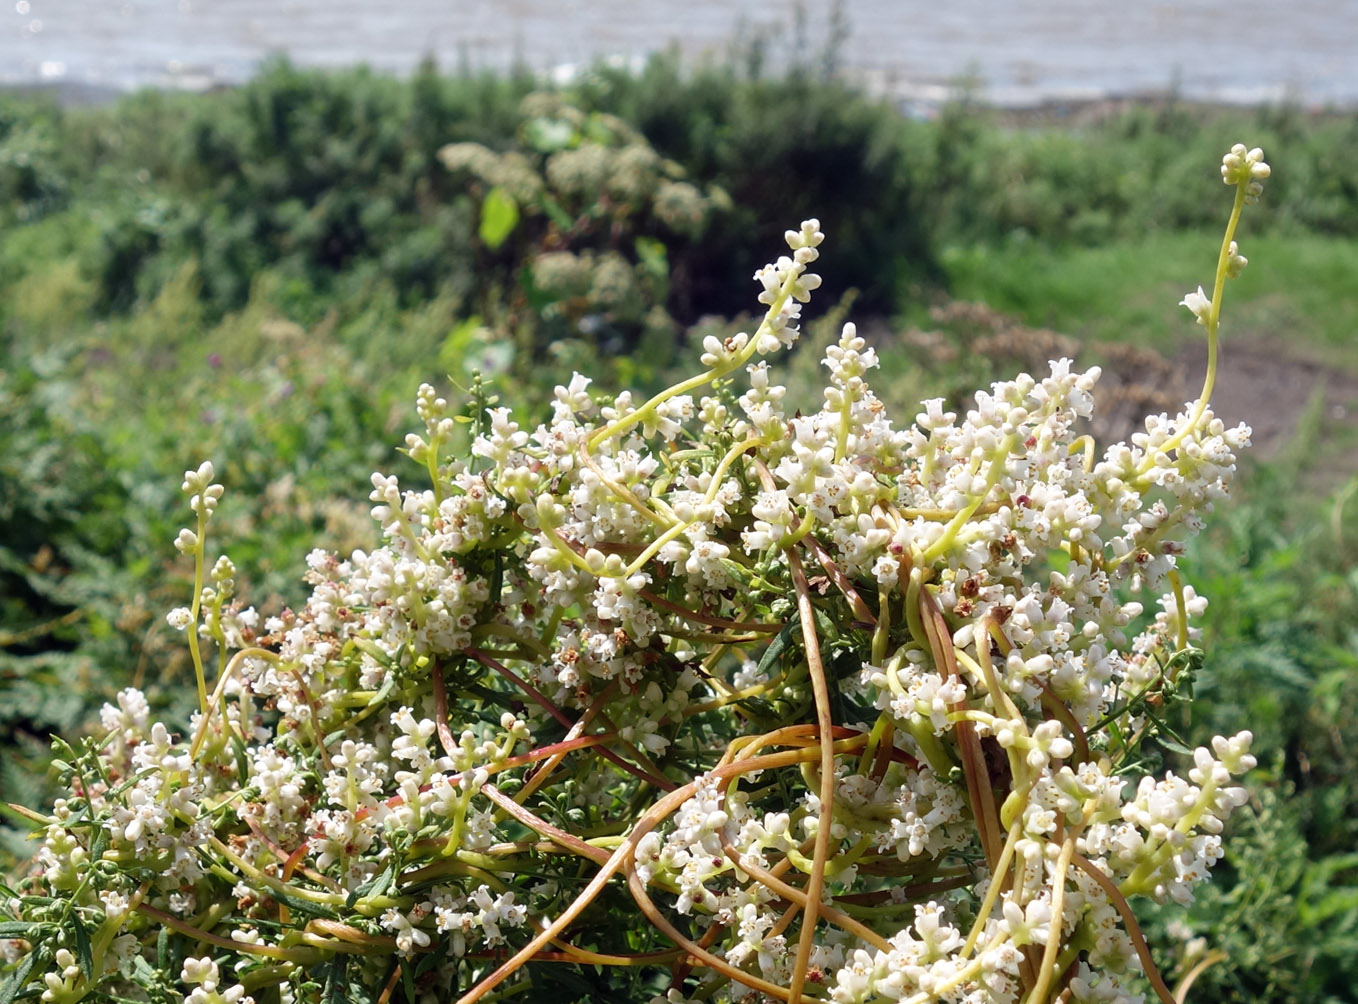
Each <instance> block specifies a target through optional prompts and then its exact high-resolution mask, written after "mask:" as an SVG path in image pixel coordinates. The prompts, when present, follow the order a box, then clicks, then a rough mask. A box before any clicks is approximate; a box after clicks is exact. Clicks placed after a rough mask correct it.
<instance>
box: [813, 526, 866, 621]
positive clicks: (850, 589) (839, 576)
mask: <svg viewBox="0 0 1358 1004" xmlns="http://www.w3.org/2000/svg"><path fill="white" fill-rule="evenodd" d="M803 543H804V544H805V545H806V546H807V548H809V549H810V551H811V553H812V554H814V555H815V556H816V560H817V561H819V562H820V565H821V567H822V568H824V569H825V574H827V575H828V576H830V578H831V580H833V582H834V584H835V585H836V586H837V587H839V591H840V592H841V593H843V594H844V598H845V599H846V600H848V601H849V606H851V607H853V612H854V616H855V617H857V618H858V619H859V620H860V621H862V622H863V623H864V624H869V625H871V626H872V627H876V626H877V615H876V614H874V613H873V612H872V608H871V607H870V606H868V604H867V602H866V601H865V600H864V599H863V597H861V596H859V595H858V590H857V589H855V588H854V585H853V583H852V582H850V581H849V577H848V576H847V575H845V574H844V571H843V570H842V569H841V568H840V567H839V566H838V565H837V564H835V561H834V559H833V558H831V557H830V554H829V552H828V551H826V550H825V548H824V547H822V546H821V543H820V541H818V540H816V538H815V537H813V536H811V535H810V534H808V535H807V537H806V539H805V540H804V541H803Z"/></svg>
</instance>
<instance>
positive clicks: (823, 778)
mask: <svg viewBox="0 0 1358 1004" xmlns="http://www.w3.org/2000/svg"><path fill="white" fill-rule="evenodd" d="M787 561H788V568H789V569H790V570H791V571H792V582H793V585H794V586H795V588H796V590H797V612H798V613H799V614H800V619H801V624H802V642H803V645H804V646H805V650H806V665H807V670H808V673H809V675H810V677H811V690H812V694H813V696H814V698H815V702H816V725H817V727H818V729H819V732H820V735H821V736H822V739H821V743H820V792H819V794H820V819H819V824H818V826H817V827H816V847H815V851H814V853H813V854H812V857H811V874H810V875H809V876H807V881H806V902H805V904H803V907H802V930H801V937H800V938H799V939H798V941H797V957H796V961H795V962H794V963H793V966H792V985H791V986H790V987H789V988H788V989H789V993H788V1000H789V1001H790V1004H801V999H802V988H803V987H804V986H805V985H806V974H807V970H808V968H809V967H810V964H811V961H810V960H811V948H812V946H813V945H814V944H815V940H816V922H817V921H818V920H819V918H820V912H821V896H822V894H823V893H824V891H825V866H826V864H827V863H828V861H829V859H830V831H831V829H833V824H834V818H835V817H834V814H835V750H834V746H833V745H832V744H831V743H828V742H826V741H825V737H828V736H830V735H832V734H833V730H834V722H833V719H832V718H831V714H830V684H829V682H828V681H827V680H826V677H825V667H824V665H822V663H821V658H820V638H819V637H818V636H817V634H816V614H815V609H814V608H813V607H812V605H811V588H810V586H809V585H808V583H807V581H806V574H805V573H804V572H803V571H802V559H801V556H800V555H799V554H797V552H796V551H795V550H789V551H788V552H787Z"/></svg>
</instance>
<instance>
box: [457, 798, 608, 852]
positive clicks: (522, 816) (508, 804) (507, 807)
mask: <svg viewBox="0 0 1358 1004" xmlns="http://www.w3.org/2000/svg"><path fill="white" fill-rule="evenodd" d="M481 793H482V794H483V795H485V796H486V797H487V798H489V799H490V800H491V801H492V802H494V803H495V804H496V805H498V806H499V807H500V808H501V809H503V810H504V811H505V812H506V813H508V814H509V815H511V816H513V817H514V818H515V819H517V820H518V821H519V822H520V823H522V824H523V825H524V826H526V827H528V828H529V829H530V830H532V831H534V832H535V833H540V834H542V835H543V836H544V837H547V838H548V839H549V840H552V841H553V842H555V843H558V844H560V845H561V846H562V847H565V848H567V849H568V850H572V851H574V852H575V853H576V854H579V855H581V856H582V857H586V858H589V859H590V860H591V861H593V862H594V863H595V864H597V865H606V864H608V858H609V854H608V851H606V850H604V849H603V848H601V847H595V846H594V845H593V844H589V843H586V842H585V841H583V840H581V839H580V838H579V837H577V836H575V835H574V834H571V833H567V832H566V831H565V830H563V829H561V828H560V827H557V826H553V825H552V824H551V823H549V822H547V820H545V819H543V818H542V817H541V816H539V815H537V814H536V813H534V812H533V811H532V810H530V809H526V808H524V807H523V806H522V805H520V804H519V803H518V802H516V801H514V800H513V799H512V798H510V797H509V796H508V795H506V794H505V793H504V792H502V791H500V789H499V788H497V787H495V785H493V784H486V785H483V786H482V787H481Z"/></svg>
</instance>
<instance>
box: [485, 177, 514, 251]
mask: <svg viewBox="0 0 1358 1004" xmlns="http://www.w3.org/2000/svg"><path fill="white" fill-rule="evenodd" d="M518 225H519V204H518V203H517V202H515V201H514V196H512V195H510V194H509V192H508V191H507V190H506V189H505V188H504V187H503V186H501V185H496V186H495V187H494V188H492V189H491V190H490V191H489V192H487V193H486V200H485V201H484V202H483V203H481V228H480V230H478V231H477V236H479V237H480V238H481V242H482V243H483V244H485V245H486V247H488V248H490V249H491V250H492V251H494V250H496V249H498V248H499V247H500V245H501V244H503V243H504V242H505V241H506V240H508V239H509V235H510V234H512V233H513V232H514V228H515V227H516V226H518Z"/></svg>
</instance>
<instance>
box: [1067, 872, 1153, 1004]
mask: <svg viewBox="0 0 1358 1004" xmlns="http://www.w3.org/2000/svg"><path fill="white" fill-rule="evenodd" d="M1071 863H1072V864H1075V865H1078V866H1079V868H1080V870H1081V871H1083V872H1084V873H1085V874H1086V875H1088V876H1089V877H1090V878H1092V879H1093V880H1094V881H1095V882H1096V883H1098V885H1099V888H1101V889H1102V890H1103V891H1104V895H1106V896H1107V897H1108V901H1109V902H1110V903H1112V904H1113V908H1114V909H1115V910H1117V912H1118V914H1119V915H1120V916H1121V917H1122V923H1123V926H1125V927H1126V928H1127V936H1128V937H1129V938H1131V939H1132V946H1133V947H1134V948H1135V949H1136V954H1137V956H1138V957H1139V958H1140V959H1141V967H1142V969H1144V970H1145V972H1146V979H1148V980H1149V981H1150V985H1151V987H1152V988H1153V989H1154V990H1155V995H1156V996H1157V997H1159V998H1160V1002H1161V1004H1178V1002H1177V1001H1175V999H1174V994H1172V993H1171V992H1170V989H1169V987H1168V986H1167V985H1166V984H1165V980H1164V977H1162V976H1161V975H1160V970H1159V968H1158V967H1157V966H1156V965H1155V959H1154V958H1152V957H1151V949H1150V946H1149V945H1147V944H1146V939H1145V937H1144V936H1143V935H1142V934H1141V925H1140V924H1138V923H1137V922H1136V915H1135V914H1134V913H1132V908H1131V906H1130V905H1129V904H1128V903H1127V898H1126V897H1125V896H1123V895H1122V893H1121V892H1119V891H1118V887H1117V886H1116V885H1114V884H1113V880H1112V879H1110V878H1109V877H1108V876H1107V875H1105V874H1104V873H1103V872H1102V871H1101V870H1100V869H1099V867H1098V865H1096V864H1094V862H1092V861H1090V860H1089V859H1088V858H1087V857H1085V856H1084V855H1083V854H1080V853H1079V852H1078V851H1077V852H1076V853H1075V854H1073V855H1072V856H1071Z"/></svg>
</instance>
